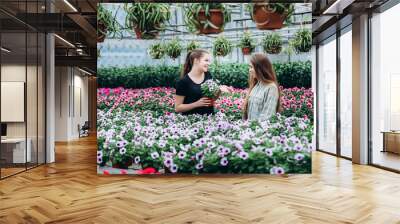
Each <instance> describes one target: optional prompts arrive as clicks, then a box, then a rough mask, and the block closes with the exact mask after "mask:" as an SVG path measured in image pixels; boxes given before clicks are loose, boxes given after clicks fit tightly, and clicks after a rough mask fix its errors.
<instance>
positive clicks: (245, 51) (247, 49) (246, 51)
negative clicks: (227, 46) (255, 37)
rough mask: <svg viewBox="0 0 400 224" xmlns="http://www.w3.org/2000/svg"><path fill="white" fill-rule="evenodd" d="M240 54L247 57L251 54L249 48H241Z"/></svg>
mask: <svg viewBox="0 0 400 224" xmlns="http://www.w3.org/2000/svg"><path fill="white" fill-rule="evenodd" d="M242 53H243V54H244V55H249V54H251V50H250V48H248V47H245V48H242Z"/></svg>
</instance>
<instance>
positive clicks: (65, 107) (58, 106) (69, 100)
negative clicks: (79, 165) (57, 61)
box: [55, 67, 88, 141]
mask: <svg viewBox="0 0 400 224" xmlns="http://www.w3.org/2000/svg"><path fill="white" fill-rule="evenodd" d="M55 85H56V91H55V119H56V122H55V125H56V133H55V140H56V141H69V140H73V139H77V138H79V133H78V124H79V125H81V126H82V125H83V124H84V122H85V121H87V120H88V78H87V77H86V76H84V74H83V73H82V72H80V71H79V70H78V69H76V68H72V67H56V83H55ZM80 107H81V108H80Z"/></svg>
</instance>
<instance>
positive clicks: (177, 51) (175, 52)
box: [165, 38, 182, 60]
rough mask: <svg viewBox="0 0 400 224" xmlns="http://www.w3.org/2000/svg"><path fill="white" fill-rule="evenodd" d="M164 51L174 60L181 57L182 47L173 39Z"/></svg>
mask: <svg viewBox="0 0 400 224" xmlns="http://www.w3.org/2000/svg"><path fill="white" fill-rule="evenodd" d="M165 50H166V53H167V55H168V56H169V57H170V58H172V59H174V60H175V59H176V58H177V57H179V56H180V55H181V51H182V45H181V44H180V41H179V40H178V39H177V38H175V39H173V40H171V41H170V42H168V43H167V44H166V46H165Z"/></svg>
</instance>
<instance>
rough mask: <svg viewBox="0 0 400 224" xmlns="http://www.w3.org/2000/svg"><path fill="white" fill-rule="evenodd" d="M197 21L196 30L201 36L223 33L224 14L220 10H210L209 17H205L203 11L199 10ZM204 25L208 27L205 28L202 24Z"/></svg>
mask: <svg viewBox="0 0 400 224" xmlns="http://www.w3.org/2000/svg"><path fill="white" fill-rule="evenodd" d="M197 19H198V21H199V24H200V25H199V26H198V27H197V28H198V30H199V32H200V33H202V34H217V33H221V32H222V31H223V27H224V26H223V25H224V14H223V12H222V10H220V9H210V16H209V17H207V16H206V12H205V11H204V10H200V11H199V16H198V17H197ZM206 23H208V25H207V26H206V27H205V26H204V25H203V24H206Z"/></svg>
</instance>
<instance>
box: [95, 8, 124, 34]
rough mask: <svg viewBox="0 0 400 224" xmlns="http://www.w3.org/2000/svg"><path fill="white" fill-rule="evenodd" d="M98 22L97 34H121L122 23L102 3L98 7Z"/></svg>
mask: <svg viewBox="0 0 400 224" xmlns="http://www.w3.org/2000/svg"><path fill="white" fill-rule="evenodd" d="M97 23H98V29H97V36H100V35H107V34H110V35H112V36H113V37H114V36H116V35H117V34H119V35H121V32H120V30H121V25H120V24H119V23H118V22H117V21H116V19H115V18H114V17H113V15H112V13H111V12H110V11H108V10H107V9H106V8H104V6H103V5H102V4H99V7H98V8H97Z"/></svg>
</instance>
